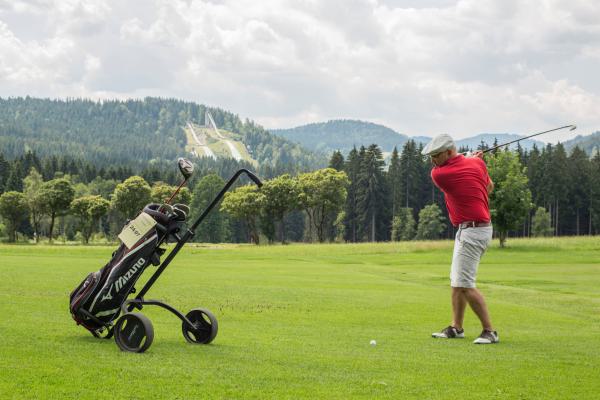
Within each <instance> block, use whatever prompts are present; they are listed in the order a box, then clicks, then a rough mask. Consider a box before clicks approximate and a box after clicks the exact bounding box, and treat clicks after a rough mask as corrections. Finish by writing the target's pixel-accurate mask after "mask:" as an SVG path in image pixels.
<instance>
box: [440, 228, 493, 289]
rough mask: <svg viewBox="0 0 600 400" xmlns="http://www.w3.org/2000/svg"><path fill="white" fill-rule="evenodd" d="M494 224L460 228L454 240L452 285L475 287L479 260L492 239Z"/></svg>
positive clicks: (451, 270)
mask: <svg viewBox="0 0 600 400" xmlns="http://www.w3.org/2000/svg"><path fill="white" fill-rule="evenodd" d="M493 231H494V230H493V228H492V226H491V225H490V226H482V227H477V228H459V229H458V232H456V239H455V240H454V254H453V256H452V267H451V268H450V286H452V287H462V288H474V287H475V279H476V277H477V267H478V266H479V260H481V257H482V256H483V253H485V250H486V249H487V247H488V245H489V244H490V242H491V241H492V233H493Z"/></svg>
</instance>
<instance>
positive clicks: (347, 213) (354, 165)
mask: <svg viewBox="0 0 600 400" xmlns="http://www.w3.org/2000/svg"><path fill="white" fill-rule="evenodd" d="M344 172H346V175H347V176H348V179H349V180H350V185H348V195H347V196H346V204H345V209H344V240H346V241H347V242H353V243H354V242H357V241H358V214H357V211H358V210H357V207H358V205H357V203H358V199H357V197H356V196H357V192H358V174H359V172H360V156H359V154H358V151H357V150H356V147H355V148H353V149H352V150H350V153H349V154H348V158H347V161H346V163H345V165H344Z"/></svg>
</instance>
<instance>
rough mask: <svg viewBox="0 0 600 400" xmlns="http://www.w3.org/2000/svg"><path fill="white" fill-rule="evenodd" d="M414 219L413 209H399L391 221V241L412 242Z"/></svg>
mask: <svg viewBox="0 0 600 400" xmlns="http://www.w3.org/2000/svg"><path fill="white" fill-rule="evenodd" d="M415 225H416V223H415V218H414V217H413V209H412V208H407V207H401V208H399V209H398V210H397V211H396V216H394V219H393V221H392V240H394V241H399V240H412V239H414V238H415V233H416V231H415Z"/></svg>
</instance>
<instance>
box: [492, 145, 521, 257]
mask: <svg viewBox="0 0 600 400" xmlns="http://www.w3.org/2000/svg"><path fill="white" fill-rule="evenodd" d="M487 164H488V169H489V174H490V177H491V179H492V181H493V182H494V190H493V191H492V193H491V195H490V209H491V213H492V221H493V222H494V229H495V230H496V232H497V233H498V238H499V240H500V247H504V245H505V243H506V238H507V236H508V231H510V230H513V229H518V228H519V227H520V226H521V224H522V223H523V221H524V220H525V217H527V215H528V213H529V210H530V208H531V191H530V190H529V188H528V187H527V182H528V180H527V175H526V169H525V168H523V167H522V166H521V163H520V161H519V157H518V155H517V154H515V153H513V152H511V151H508V150H507V151H500V152H498V154H496V155H495V156H493V157H490V158H489V159H488V163H487Z"/></svg>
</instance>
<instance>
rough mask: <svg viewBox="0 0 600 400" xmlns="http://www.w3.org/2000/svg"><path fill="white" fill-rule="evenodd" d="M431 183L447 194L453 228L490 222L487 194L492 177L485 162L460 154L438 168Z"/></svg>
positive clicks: (433, 173) (435, 168)
mask: <svg viewBox="0 0 600 400" xmlns="http://www.w3.org/2000/svg"><path fill="white" fill-rule="evenodd" d="M431 179H433V183H435V185H436V186H437V187H439V188H440V189H441V190H442V192H444V198H445V199H446V208H447V209H448V214H449V215H450V221H451V222H452V225H454V226H457V225H458V224H460V223H462V222H468V221H477V222H489V221H490V206H489V202H488V193H487V185H488V184H489V183H490V176H489V175H488V171H487V167H486V166H485V162H484V161H483V160H482V159H480V158H477V157H465V156H463V155H462V154H459V155H457V156H456V157H452V158H451V159H449V160H448V161H446V162H445V163H444V164H443V165H441V166H436V167H434V168H433V169H432V170H431Z"/></svg>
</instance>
